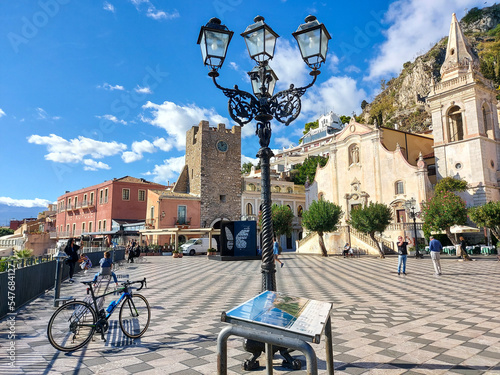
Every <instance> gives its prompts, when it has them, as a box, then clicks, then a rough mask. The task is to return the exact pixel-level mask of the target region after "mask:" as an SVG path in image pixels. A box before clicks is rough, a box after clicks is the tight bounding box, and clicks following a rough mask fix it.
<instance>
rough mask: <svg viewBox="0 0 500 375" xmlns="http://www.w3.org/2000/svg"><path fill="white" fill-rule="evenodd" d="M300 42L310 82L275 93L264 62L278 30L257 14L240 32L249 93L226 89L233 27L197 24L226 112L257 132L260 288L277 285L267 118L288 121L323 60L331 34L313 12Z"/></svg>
mask: <svg viewBox="0 0 500 375" xmlns="http://www.w3.org/2000/svg"><path fill="white" fill-rule="evenodd" d="M292 35H293V36H294V37H295V39H296V40H297V43H298V45H299V49H300V52H301V54H302V59H303V60H304V62H305V63H306V64H307V65H308V66H309V68H310V69H311V72H310V73H309V74H310V75H311V77H312V82H311V83H310V84H309V85H307V86H305V87H300V88H295V87H294V85H290V88H289V89H287V90H284V91H280V92H278V93H277V94H274V95H273V93H274V87H275V85H276V81H277V80H278V77H277V76H276V74H275V73H274V71H273V70H272V69H271V67H270V66H269V60H271V59H272V58H273V56H274V49H275V46H276V39H277V38H278V37H279V35H278V34H277V33H276V32H274V31H273V29H271V27H269V26H268V25H267V24H266V23H265V22H264V17H261V16H257V17H255V19H254V23H253V24H252V25H250V26H248V27H247V28H246V30H245V31H244V32H243V33H242V34H241V36H242V37H243V38H244V39H245V42H246V45H247V49H248V53H249V55H250V58H252V59H253V60H254V61H255V62H256V63H257V65H256V66H255V67H254V68H253V69H252V71H250V72H249V73H248V75H249V76H250V80H251V83H252V91H253V95H252V94H250V93H248V92H246V91H242V90H240V89H239V88H238V86H236V85H235V86H234V89H228V88H225V87H222V86H220V85H219V84H218V83H217V77H218V76H219V73H218V70H219V69H220V68H221V67H222V64H223V63H224V60H225V58H226V53H227V47H228V46H229V42H230V41H231V38H232V36H233V32H232V31H230V30H229V29H228V28H227V27H226V26H224V25H222V24H221V21H220V20H219V19H218V18H212V19H210V21H208V23H207V24H206V25H205V26H202V28H201V30H200V34H199V37H198V44H199V45H200V47H201V53H202V57H203V63H204V64H205V65H208V66H209V67H210V68H211V70H210V72H209V73H208V75H209V76H210V77H212V79H213V82H214V84H215V86H216V87H217V88H218V89H220V90H222V92H223V93H224V95H225V96H226V97H228V98H229V100H228V111H229V115H230V116H231V118H232V119H233V120H234V121H235V122H236V123H237V124H239V125H240V126H244V125H245V124H248V123H250V122H251V121H252V120H255V121H256V129H255V134H256V135H257V136H258V137H259V145H260V149H259V152H258V153H257V157H259V158H260V164H261V173H262V175H261V200H262V244H261V245H262V265H261V270H262V290H271V291H275V290H276V277H275V274H276V268H275V265H274V255H273V224H272V220H271V180H270V163H269V161H270V159H271V157H272V156H274V154H273V152H272V151H271V149H270V148H269V143H270V141H271V120H273V119H274V120H276V121H279V122H281V123H283V124H285V125H289V124H290V123H291V122H292V121H293V120H295V119H296V118H297V117H298V116H299V114H300V109H301V100H300V97H301V96H302V95H304V94H305V92H306V90H307V89H308V88H309V87H311V86H312V85H313V84H314V83H315V82H316V78H317V76H318V75H319V74H320V71H319V68H320V67H321V64H322V63H324V62H325V60H326V53H327V50H328V40H329V39H331V37H330V34H329V33H328V31H327V30H326V27H325V26H324V25H323V24H322V23H319V22H318V20H317V19H316V17H314V16H308V17H306V19H305V23H304V24H302V25H300V26H299V28H298V29H297V31H296V32H294V33H293V34H292Z"/></svg>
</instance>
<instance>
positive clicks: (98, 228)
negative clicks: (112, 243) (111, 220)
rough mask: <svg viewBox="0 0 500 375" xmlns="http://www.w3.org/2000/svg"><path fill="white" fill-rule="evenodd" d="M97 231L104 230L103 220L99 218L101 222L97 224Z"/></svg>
mask: <svg viewBox="0 0 500 375" xmlns="http://www.w3.org/2000/svg"><path fill="white" fill-rule="evenodd" d="M97 231H98V232H102V222H101V220H99V223H98V225H97Z"/></svg>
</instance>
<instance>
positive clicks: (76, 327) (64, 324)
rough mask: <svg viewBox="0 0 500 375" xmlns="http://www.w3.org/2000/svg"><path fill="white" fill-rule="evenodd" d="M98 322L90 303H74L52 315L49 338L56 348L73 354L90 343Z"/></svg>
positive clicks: (48, 329) (64, 306) (48, 330)
mask: <svg viewBox="0 0 500 375" xmlns="http://www.w3.org/2000/svg"><path fill="white" fill-rule="evenodd" d="M96 322H97V316H96V314H95V311H94V309H93V308H92V307H91V306H90V305H89V304H88V303H85V302H82V301H72V302H69V303H66V304H65V305H63V306H61V307H59V308H58V309H57V310H56V312H55V313H54V314H53V315H52V317H51V318H50V320H49V325H48V327H47V337H48V338H49V342H50V343H51V345H52V346H53V347H54V348H56V349H58V350H61V351H63V352H72V351H73V350H77V349H80V348H81V347H82V346H84V345H86V344H87V343H88V342H89V341H90V339H91V338H92V335H93V334H94V331H95V324H96Z"/></svg>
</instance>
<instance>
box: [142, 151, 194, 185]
mask: <svg viewBox="0 0 500 375" xmlns="http://www.w3.org/2000/svg"><path fill="white" fill-rule="evenodd" d="M184 164H185V161H184V156H179V157H175V158H170V159H166V160H164V161H163V164H162V165H155V166H154V169H153V170H152V171H150V172H147V173H145V175H146V176H154V178H153V181H154V182H156V183H167V182H169V181H175V180H176V179H177V177H178V176H179V174H180V173H181V171H182V168H184Z"/></svg>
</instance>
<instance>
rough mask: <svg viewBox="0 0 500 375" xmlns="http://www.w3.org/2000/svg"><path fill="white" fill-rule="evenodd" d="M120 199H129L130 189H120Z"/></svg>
mask: <svg viewBox="0 0 500 375" xmlns="http://www.w3.org/2000/svg"><path fill="white" fill-rule="evenodd" d="M122 200H123V201H129V200H130V189H122Z"/></svg>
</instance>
